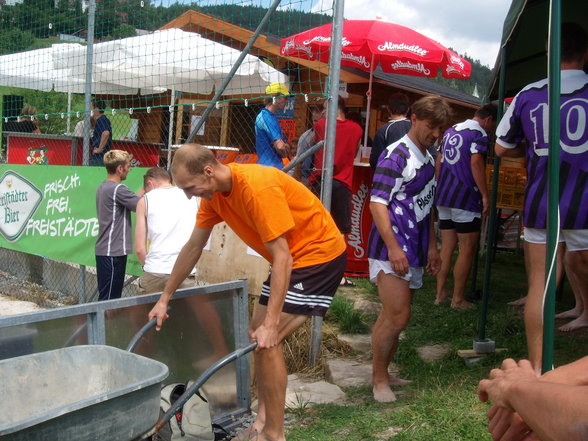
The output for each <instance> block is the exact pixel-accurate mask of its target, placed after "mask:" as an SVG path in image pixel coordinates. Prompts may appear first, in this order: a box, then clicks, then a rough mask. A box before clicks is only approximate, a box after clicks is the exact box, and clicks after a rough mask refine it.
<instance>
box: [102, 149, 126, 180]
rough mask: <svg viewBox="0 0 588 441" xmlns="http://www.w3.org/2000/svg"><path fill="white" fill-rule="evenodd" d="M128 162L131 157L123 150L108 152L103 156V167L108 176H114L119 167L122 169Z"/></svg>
mask: <svg viewBox="0 0 588 441" xmlns="http://www.w3.org/2000/svg"><path fill="white" fill-rule="evenodd" d="M130 160H131V156H130V155H129V154H128V152H125V151H124V150H110V151H108V152H106V153H105V154H104V166H105V167H106V171H107V172H108V174H109V175H113V174H115V173H116V168H117V167H118V166H119V165H122V166H123V167H124V166H125V164H126V163H127V161H130Z"/></svg>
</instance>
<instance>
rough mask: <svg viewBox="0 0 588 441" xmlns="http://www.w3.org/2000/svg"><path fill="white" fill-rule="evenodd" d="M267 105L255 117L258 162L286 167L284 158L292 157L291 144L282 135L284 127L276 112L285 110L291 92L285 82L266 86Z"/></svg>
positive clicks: (280, 167) (279, 167)
mask: <svg viewBox="0 0 588 441" xmlns="http://www.w3.org/2000/svg"><path fill="white" fill-rule="evenodd" d="M265 93H266V94H267V95H271V96H272V98H267V99H266V101H265V107H264V108H263V109H261V112H259V114H258V115H257V118H255V150H257V163H258V164H261V165H269V166H271V167H276V168H278V169H280V170H281V169H282V168H284V163H283V162H282V158H286V157H287V158H289V157H290V146H289V145H288V143H287V142H286V140H285V139H284V136H283V135H282V127H281V126H280V123H279V121H278V119H277V118H276V115H275V113H276V112H277V111H280V110H284V108H285V107H286V104H288V95H290V92H289V91H288V88H287V87H286V85H285V84H283V83H272V84H270V85H269V86H267V87H266V89H265Z"/></svg>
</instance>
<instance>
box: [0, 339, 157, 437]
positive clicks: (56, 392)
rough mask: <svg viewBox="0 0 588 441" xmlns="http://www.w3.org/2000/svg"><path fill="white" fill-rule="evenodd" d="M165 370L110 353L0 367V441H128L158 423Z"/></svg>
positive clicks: (96, 349)
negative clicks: (0, 440) (0, 439)
mask: <svg viewBox="0 0 588 441" xmlns="http://www.w3.org/2000/svg"><path fill="white" fill-rule="evenodd" d="M167 376H168V368H167V366H166V365H164V364H163V363H160V362H158V361H155V360H151V359H149V358H145V357H142V356H140V355H136V354H133V353H130V352H126V351H123V350H121V349H117V348H114V347H111V346H102V345H91V346H74V347H69V348H63V349H58V350H54V351H48V352H42V353H37V354H32V355H25V356H22V357H17V358H12V359H7V360H1V361H0V378H1V379H2V381H1V382H0V437H1V438H2V440H3V441H17V440H19V441H35V440H39V441H41V440H43V441H46V440H52V441H71V440H76V441H91V440H92V441H93V440H95V441H110V440H111V441H122V440H129V441H130V440H134V439H136V438H138V437H139V436H141V435H142V434H144V433H145V432H147V431H149V430H150V429H151V428H152V427H153V426H154V425H155V423H156V422H157V418H158V416H159V402H160V392H161V382H162V381H163V380H164V379H165V378H166V377H167Z"/></svg>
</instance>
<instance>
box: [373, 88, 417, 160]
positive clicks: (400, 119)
mask: <svg viewBox="0 0 588 441" xmlns="http://www.w3.org/2000/svg"><path fill="white" fill-rule="evenodd" d="M409 108H410V102H409V101H408V96H406V95H405V94H404V93H401V92H398V93H393V94H392V95H390V98H389V99H388V105H387V109H388V112H389V113H390V120H389V121H388V123H387V124H384V125H383V126H381V127H379V128H378V130H377V131H376V136H375V137H374V142H373V145H372V152H371V154H370V166H371V167H372V169H374V170H375V169H376V166H377V165H378V159H379V158H380V155H381V154H382V152H383V151H384V150H386V147H388V146H389V145H390V144H392V143H394V142H396V141H398V140H399V139H400V138H402V137H403V136H404V135H406V134H407V133H408V131H409V130H410V120H409V119H408V118H406V114H407V112H408V109H409Z"/></svg>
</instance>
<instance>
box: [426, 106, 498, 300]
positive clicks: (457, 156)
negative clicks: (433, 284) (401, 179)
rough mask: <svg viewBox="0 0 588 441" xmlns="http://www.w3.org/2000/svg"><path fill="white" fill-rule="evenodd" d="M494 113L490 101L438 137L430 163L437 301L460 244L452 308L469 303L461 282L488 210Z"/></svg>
mask: <svg viewBox="0 0 588 441" xmlns="http://www.w3.org/2000/svg"><path fill="white" fill-rule="evenodd" d="M497 111H498V109H497V107H496V105H495V104H485V105H483V106H482V107H480V108H479V109H478V110H477V111H476V113H475V115H474V117H473V118H472V119H468V120H466V121H464V122H461V123H459V124H456V125H454V126H453V127H451V128H450V129H448V130H447V131H446V132H445V134H444V135H443V141H442V142H441V149H440V152H439V155H437V161H436V164H435V166H436V169H437V191H436V195H435V204H436V205H437V210H438V212H439V229H440V230H441V260H442V264H441V270H440V271H439V273H438V274H437V296H436V298H435V304H436V305H439V304H441V303H444V302H447V301H449V297H448V295H447V286H446V283H447V276H448V275H449V270H450V269H451V256H452V255H453V251H454V250H455V247H457V245H458V244H459V253H458V255H457V261H456V262H455V266H454V268H453V298H452V299H451V307H452V308H454V309H467V308H471V307H472V306H473V305H472V304H471V303H470V302H468V301H467V300H466V299H465V285H466V282H467V280H468V275H469V272H470V269H471V267H472V262H473V260H474V256H475V253H476V250H477V248H478V241H479V239H480V228H481V225H482V215H484V216H486V214H487V212H488V190H487V189H486V153H487V152H488V144H489V141H488V131H490V130H493V129H494V127H495V126H496V114H497Z"/></svg>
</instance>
